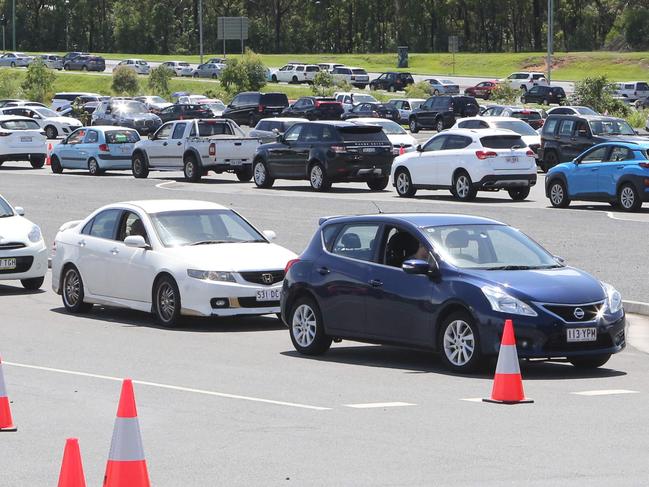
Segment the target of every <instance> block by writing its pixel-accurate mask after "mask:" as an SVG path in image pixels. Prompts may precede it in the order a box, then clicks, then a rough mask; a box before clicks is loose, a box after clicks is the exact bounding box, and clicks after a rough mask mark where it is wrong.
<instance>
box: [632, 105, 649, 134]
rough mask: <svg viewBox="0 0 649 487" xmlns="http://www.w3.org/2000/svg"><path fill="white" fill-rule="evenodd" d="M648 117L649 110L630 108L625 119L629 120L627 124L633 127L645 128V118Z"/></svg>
mask: <svg viewBox="0 0 649 487" xmlns="http://www.w3.org/2000/svg"><path fill="white" fill-rule="evenodd" d="M648 117H649V110H647V109H644V110H632V111H631V113H630V114H629V115H628V116H627V117H626V121H627V122H629V125H631V127H633V128H634V129H642V128H645V124H646V123H647V118H648Z"/></svg>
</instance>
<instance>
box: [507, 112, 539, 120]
mask: <svg viewBox="0 0 649 487" xmlns="http://www.w3.org/2000/svg"><path fill="white" fill-rule="evenodd" d="M512 117H513V118H520V119H524V120H541V118H543V117H541V114H540V113H539V112H513V113H512Z"/></svg>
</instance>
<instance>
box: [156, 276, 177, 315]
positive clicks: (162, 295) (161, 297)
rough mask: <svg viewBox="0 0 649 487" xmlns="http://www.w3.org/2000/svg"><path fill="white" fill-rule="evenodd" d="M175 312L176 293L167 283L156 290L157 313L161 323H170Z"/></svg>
mask: <svg viewBox="0 0 649 487" xmlns="http://www.w3.org/2000/svg"><path fill="white" fill-rule="evenodd" d="M175 311H176V293H175V291H174V289H173V287H172V286H171V284H169V283H168V282H165V283H163V284H161V285H160V287H159V288H158V312H159V314H160V318H162V320H163V321H165V322H167V321H171V320H172V319H173V317H174V313H175Z"/></svg>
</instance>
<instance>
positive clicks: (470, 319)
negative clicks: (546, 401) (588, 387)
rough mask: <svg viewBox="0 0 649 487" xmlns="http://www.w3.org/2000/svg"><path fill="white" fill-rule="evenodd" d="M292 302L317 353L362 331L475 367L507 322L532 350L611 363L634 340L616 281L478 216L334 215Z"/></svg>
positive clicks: (455, 365)
mask: <svg viewBox="0 0 649 487" xmlns="http://www.w3.org/2000/svg"><path fill="white" fill-rule="evenodd" d="M281 305H282V319H283V320H284V322H285V323H286V324H287V325H288V328H289V331H290V336H291V340H292V342H293V345H294V346H295V348H296V350H298V351H299V352H301V353H304V354H309V355H316V354H321V353H324V352H326V351H327V350H328V349H329V347H330V346H331V342H332V340H334V341H338V340H340V339H353V340H359V341H367V342H370V343H385V344H398V345H406V346H412V347H417V348H424V349H429V350H435V351H437V352H439V354H440V356H441V357H442V360H443V361H444V362H445V364H446V365H447V366H448V367H450V368H451V369H453V370H457V371H468V370H472V369H475V368H476V367H477V366H478V365H479V364H480V363H481V362H482V359H484V358H486V357H489V356H495V355H497V353H498V350H499V345H500V338H501V335H502V330H503V325H504V321H505V319H506V318H512V319H513V320H514V327H515V329H516V338H517V346H518V354H519V356H521V357H527V358H560V357H566V358H568V360H569V361H570V362H572V363H573V364H574V365H575V366H578V367H599V366H601V365H603V364H604V363H606V361H607V360H608V359H609V358H610V356H611V354H613V353H617V352H619V351H621V350H622V349H623V348H624V346H625V335H624V333H625V317H624V310H623V308H622V298H621V296H620V294H619V293H618V292H617V291H616V290H615V289H614V288H613V287H612V286H610V285H609V284H605V283H603V282H600V281H599V280H597V279H595V278H594V277H592V276H590V275H589V274H587V273H585V272H583V271H580V270H578V269H575V268H572V267H567V266H565V265H564V264H563V263H562V262H561V261H560V259H558V258H556V257H554V256H552V255H551V254H550V253H548V252H547V251H546V250H545V249H543V248H542V247H541V246H539V245H538V244H537V243H536V242H534V241H533V240H531V239H530V238H529V237H527V236H526V235H524V234H523V233H521V232H520V231H518V230H516V229H514V228H512V227H509V226H507V225H504V224H502V223H499V222H497V221H494V220H489V219H486V218H479V217H472V216H462V215H435V214H390V215H387V214H382V215H366V216H350V217H333V218H328V219H322V220H321V222H320V227H319V228H318V230H317V232H316V234H315V235H314V237H313V239H312V240H311V243H310V244H309V245H308V247H307V249H306V250H305V251H304V253H303V254H302V255H301V256H300V258H299V259H297V260H294V261H291V262H289V264H288V266H287V272H286V277H285V279H284V288H283V292H282V299H281Z"/></svg>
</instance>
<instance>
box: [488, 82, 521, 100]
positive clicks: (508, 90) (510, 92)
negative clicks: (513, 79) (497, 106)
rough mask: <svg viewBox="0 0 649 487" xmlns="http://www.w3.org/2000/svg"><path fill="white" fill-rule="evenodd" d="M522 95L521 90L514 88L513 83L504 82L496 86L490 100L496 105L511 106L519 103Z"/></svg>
mask: <svg viewBox="0 0 649 487" xmlns="http://www.w3.org/2000/svg"><path fill="white" fill-rule="evenodd" d="M520 95H521V91H520V90H517V89H516V88H514V87H513V86H512V84H511V83H509V82H504V83H498V84H497V85H496V88H494V90H493V91H492V92H491V96H490V100H491V101H494V102H496V103H503V104H505V105H511V104H513V103H516V102H517V101H518V99H519V97H520Z"/></svg>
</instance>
